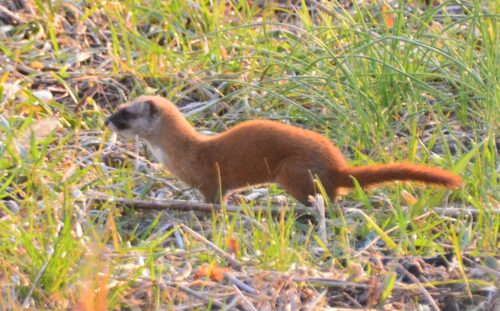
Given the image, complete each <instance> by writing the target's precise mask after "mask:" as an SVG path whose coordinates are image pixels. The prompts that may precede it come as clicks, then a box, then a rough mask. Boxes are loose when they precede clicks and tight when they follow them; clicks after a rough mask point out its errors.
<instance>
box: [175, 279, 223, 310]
mask: <svg viewBox="0 0 500 311" xmlns="http://www.w3.org/2000/svg"><path fill="white" fill-rule="evenodd" d="M166 285H168V286H171V287H176V288H178V289H180V290H181V291H183V292H185V293H186V294H188V295H191V296H193V297H196V298H198V299H200V300H202V301H203V302H205V303H212V304H213V305H214V306H217V307H219V308H223V307H224V304H223V303H222V302H220V301H218V300H217V299H215V298H208V297H207V296H205V295H203V294H201V293H199V292H197V291H195V290H193V289H191V288H189V287H186V286H184V285H181V284H177V283H172V282H166Z"/></svg>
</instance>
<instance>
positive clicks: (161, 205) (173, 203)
mask: <svg viewBox="0 0 500 311" xmlns="http://www.w3.org/2000/svg"><path fill="white" fill-rule="evenodd" d="M92 200H93V201H94V202H99V203H105V202H116V204H117V205H121V206H126V207H132V208H137V209H143V210H158V209H159V210H164V209H168V210H176V211H184V212H185V211H197V212H203V213H212V212H217V211H220V210H221V208H222V207H221V205H219V204H210V203H203V202H194V201H183V200H137V199H123V198H113V197H108V196H100V195H99V196H96V197H93V198H92ZM224 209H225V210H226V212H230V213H240V212H241V211H242V210H243V209H244V208H243V207H241V206H236V205H224ZM250 209H251V210H252V211H253V212H254V213H258V212H260V211H262V213H264V214H266V213H270V214H272V215H279V214H281V213H282V211H283V208H282V207H274V206H273V207H270V208H267V207H260V206H253V207H251V208H250ZM294 211H295V213H296V214H310V213H311V209H308V208H306V207H298V206H297V207H295V208H294Z"/></svg>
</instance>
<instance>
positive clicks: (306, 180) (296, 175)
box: [275, 161, 316, 206]
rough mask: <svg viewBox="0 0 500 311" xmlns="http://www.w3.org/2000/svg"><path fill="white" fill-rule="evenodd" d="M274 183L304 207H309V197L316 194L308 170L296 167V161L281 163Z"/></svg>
mask: <svg viewBox="0 0 500 311" xmlns="http://www.w3.org/2000/svg"><path fill="white" fill-rule="evenodd" d="M275 181H276V183H278V184H279V185H280V186H282V187H283V188H284V189H285V190H286V191H287V192H288V193H289V194H290V195H292V196H293V197H294V198H295V199H297V200H298V201H299V202H300V203H302V204H304V205H306V206H308V205H310V203H309V200H308V198H309V196H310V195H314V194H315V193H316V190H315V187H314V181H313V176H312V174H311V173H310V171H309V170H308V169H306V168H303V167H301V166H297V163H296V161H288V162H285V163H282V165H281V166H280V169H279V170H278V172H277V174H276V177H275Z"/></svg>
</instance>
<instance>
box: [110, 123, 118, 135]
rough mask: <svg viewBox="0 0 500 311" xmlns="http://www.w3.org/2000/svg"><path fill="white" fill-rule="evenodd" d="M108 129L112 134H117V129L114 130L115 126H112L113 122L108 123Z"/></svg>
mask: <svg viewBox="0 0 500 311" xmlns="http://www.w3.org/2000/svg"><path fill="white" fill-rule="evenodd" d="M108 128H109V129H110V130H111V131H113V134H114V133H116V132H118V129H117V128H116V126H115V125H114V124H113V122H109V124H108Z"/></svg>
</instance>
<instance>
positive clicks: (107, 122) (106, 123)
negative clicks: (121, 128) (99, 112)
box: [104, 117, 111, 126]
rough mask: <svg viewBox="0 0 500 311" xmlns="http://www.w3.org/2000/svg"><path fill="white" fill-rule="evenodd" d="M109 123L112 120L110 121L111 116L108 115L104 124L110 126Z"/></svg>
mask: <svg viewBox="0 0 500 311" xmlns="http://www.w3.org/2000/svg"><path fill="white" fill-rule="evenodd" d="M109 123H111V121H109V117H107V118H106V120H104V125H106V126H108V125H109Z"/></svg>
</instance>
